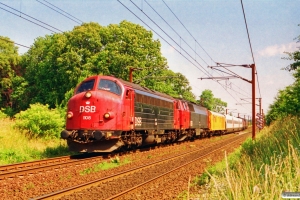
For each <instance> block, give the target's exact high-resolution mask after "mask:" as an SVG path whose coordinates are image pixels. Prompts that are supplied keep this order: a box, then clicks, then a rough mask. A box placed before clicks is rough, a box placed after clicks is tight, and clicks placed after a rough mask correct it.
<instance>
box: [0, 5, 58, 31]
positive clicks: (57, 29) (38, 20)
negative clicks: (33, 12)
mask: <svg viewBox="0 0 300 200" xmlns="http://www.w3.org/2000/svg"><path fill="white" fill-rule="evenodd" d="M0 4H2V5H4V6H6V7H8V8H10V9H12V10H14V11H17V12H19V13H22V14H23V15H25V16H27V17H29V18H31V19H34V20H36V21H38V22H40V23H42V24H44V25H46V26H49V27H51V28H53V29H55V30H58V31H60V32H63V31H62V30H59V29H57V28H55V27H53V26H51V25H49V24H47V23H45V22H42V21H40V20H38V19H36V18H34V17H31V16H29V15H27V14H25V13H23V12H21V11H19V10H17V9H14V8H12V7H10V6H8V5H6V4H4V3H1V2H0ZM3 10H4V9H3ZM11 13H12V12H11ZM12 14H14V13H12ZM14 15H16V14H14ZM17 16H18V15H17ZM19 17H21V18H23V17H22V16H21V15H19ZM23 19H25V18H23ZM48 30H49V29H48Z"/></svg>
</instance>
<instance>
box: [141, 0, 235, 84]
mask: <svg viewBox="0 0 300 200" xmlns="http://www.w3.org/2000/svg"><path fill="white" fill-rule="evenodd" d="M162 1H163V2H164V0H162ZM146 3H147V1H146ZM164 4H165V5H166V6H167V8H168V9H169V10H170V12H171V13H172V14H173V15H174V16H175V17H176V19H177V20H178V21H179V22H180V23H181V25H182V26H183V27H184V28H185V30H186V31H187V32H188V33H189V34H190V36H191V37H192V38H193V39H194V40H195V41H196V42H197V44H198V45H199V46H200V47H201V48H202V49H203V51H204V52H205V53H206V55H207V56H209V57H210V59H211V60H212V61H213V62H215V61H214V60H213V59H212V57H211V56H210V55H209V54H208V53H207V51H205V49H204V48H203V47H202V46H201V45H200V44H199V43H198V41H197V40H196V39H195V37H194V36H193V35H192V34H191V33H190V31H189V30H188V29H187V28H186V27H185V25H184V24H183V23H182V22H181V21H180V19H179V18H178V17H177V15H176V14H175V13H174V12H173V11H172V9H171V8H170V7H169V6H168V5H167V4H166V3H165V2H164ZM173 30H174V29H173ZM174 32H176V31H174ZM180 38H181V37H180ZM199 57H200V56H199ZM200 58H201V57H200ZM204 62H205V61H204ZM205 63H206V62H205ZM215 63H216V62H215ZM206 64H207V63H206ZM207 65H208V64H207ZM233 84H234V83H233ZM234 85H235V84H234ZM236 87H237V88H239V87H238V86H236ZM239 89H241V88H239Z"/></svg>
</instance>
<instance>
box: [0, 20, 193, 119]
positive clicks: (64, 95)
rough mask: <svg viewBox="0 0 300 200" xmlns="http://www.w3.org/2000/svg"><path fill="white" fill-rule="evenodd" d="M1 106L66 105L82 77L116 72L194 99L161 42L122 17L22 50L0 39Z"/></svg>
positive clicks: (43, 39)
mask: <svg viewBox="0 0 300 200" xmlns="http://www.w3.org/2000/svg"><path fill="white" fill-rule="evenodd" d="M0 39H1V40H0V70H1V72H0V80H1V81H0V94H1V102H0V107H1V108H2V111H4V112H6V113H8V114H10V115H12V114H13V113H17V112H19V111H20V110H25V109H27V108H29V105H30V104H35V103H40V104H43V105H46V104H47V105H49V107H50V108H55V107H57V106H58V105H59V106H61V107H64V106H65V105H66V103H67V101H68V99H69V98H70V96H71V95H72V93H73V90H74V88H75V86H76V85H77V84H78V83H79V82H80V81H82V80H83V79H84V78H86V77H88V76H90V75H95V74H103V75H114V76H116V77H118V78H122V79H124V80H128V79H129V68H130V67H135V68H140V69H141V70H136V71H134V82H136V83H139V84H141V85H143V86H146V87H148V88H150V89H153V90H157V91H160V92H163V93H167V94H169V95H171V96H173V97H183V98H185V99H187V100H190V101H193V102H195V101H196V100H195V96H194V94H193V93H192V92H191V89H192V88H191V87H190V86H189V81H188V80H187V78H186V77H185V76H184V75H182V74H181V73H175V72H173V71H171V70H169V69H168V66H167V60H166V58H165V57H163V56H162V54H161V44H160V42H159V41H158V40H154V39H153V34H152V32H150V31H147V30H146V29H144V28H143V27H142V26H140V25H137V24H133V23H130V22H128V21H122V22H121V23H120V24H111V25H108V26H106V27H104V26H101V25H99V24H97V23H84V24H82V25H81V26H76V27H75V28H74V29H73V30H72V31H69V32H63V33H56V34H52V35H46V36H45V37H39V38H37V39H36V40H35V42H34V43H33V45H32V46H31V47H30V49H29V50H28V51H27V52H26V53H25V54H24V55H21V56H20V55H18V49H17V47H16V46H15V45H14V43H13V41H11V40H10V39H9V38H6V37H1V38H0Z"/></svg>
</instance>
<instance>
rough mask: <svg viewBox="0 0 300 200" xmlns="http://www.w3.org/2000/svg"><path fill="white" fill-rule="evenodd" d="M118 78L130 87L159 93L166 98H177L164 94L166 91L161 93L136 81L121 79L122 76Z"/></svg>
mask: <svg viewBox="0 0 300 200" xmlns="http://www.w3.org/2000/svg"><path fill="white" fill-rule="evenodd" d="M118 80H119V81H120V82H122V83H123V84H124V85H126V86H129V87H131V88H133V89H137V90H141V91H144V92H147V93H150V94H155V95H158V96H161V97H165V98H168V99H172V100H175V98H173V97H172V96H169V95H167V94H164V93H161V92H157V91H155V90H152V89H149V88H147V87H143V86H141V85H138V84H135V83H131V82H128V81H124V80H123V79H120V78H118Z"/></svg>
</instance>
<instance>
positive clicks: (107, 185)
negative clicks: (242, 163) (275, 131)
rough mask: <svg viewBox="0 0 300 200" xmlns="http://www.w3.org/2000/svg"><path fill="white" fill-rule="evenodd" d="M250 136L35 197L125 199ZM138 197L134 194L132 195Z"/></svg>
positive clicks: (243, 135)
mask: <svg viewBox="0 0 300 200" xmlns="http://www.w3.org/2000/svg"><path fill="white" fill-rule="evenodd" d="M248 136H249V133H247V134H242V135H239V136H236V137H233V138H229V139H228V138H227V139H225V140H221V141H217V142H215V143H213V144H211V145H208V146H206V147H203V148H195V149H194V150H193V151H190V152H186V153H183V154H179V155H175V156H170V157H167V158H165V159H161V160H159V161H155V162H153V163H148V164H146V165H142V166H139V167H135V168H132V169H129V170H127V171H124V172H120V173H117V174H114V175H111V176H107V177H104V178H100V179H97V180H94V181H90V182H87V183H84V184H80V185H77V186H74V187H70V188H67V189H63V190H60V191H56V192H52V193H50V194H46V195H43V196H38V197H35V198H32V199H36V200H37V199H59V198H61V199H115V198H121V199H122V198H124V199H126V198H127V197H126V198H125V197H124V195H125V196H126V195H127V196H128V195H129V196H130V194H131V192H132V191H134V190H137V189H139V188H141V187H143V186H145V185H149V184H150V183H151V182H154V181H156V180H157V179H161V178H162V177H164V176H167V175H168V174H172V173H176V171H179V170H181V169H185V168H187V166H189V165H192V164H193V163H197V162H199V160H201V159H204V158H205V157H207V156H209V155H212V154H214V153H217V152H219V151H220V150H222V149H224V148H226V147H231V146H233V145H234V144H235V145H236V144H237V143H238V144H240V142H242V141H244V140H245V138H246V137H248ZM79 192H80V193H79ZM136 198H137V197H136V196H135V197H130V198H129V199H136Z"/></svg>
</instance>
